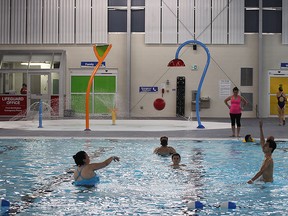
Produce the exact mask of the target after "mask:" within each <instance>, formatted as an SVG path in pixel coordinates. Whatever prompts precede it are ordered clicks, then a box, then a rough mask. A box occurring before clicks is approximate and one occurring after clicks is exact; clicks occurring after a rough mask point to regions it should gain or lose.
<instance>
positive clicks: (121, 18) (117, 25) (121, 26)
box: [108, 10, 127, 32]
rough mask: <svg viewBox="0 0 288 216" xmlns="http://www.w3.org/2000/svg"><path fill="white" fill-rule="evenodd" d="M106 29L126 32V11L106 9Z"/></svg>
mask: <svg viewBox="0 0 288 216" xmlns="http://www.w3.org/2000/svg"><path fill="white" fill-rule="evenodd" d="M108 31H109V32H127V11H126V10H125V11H124V10H109V11H108Z"/></svg>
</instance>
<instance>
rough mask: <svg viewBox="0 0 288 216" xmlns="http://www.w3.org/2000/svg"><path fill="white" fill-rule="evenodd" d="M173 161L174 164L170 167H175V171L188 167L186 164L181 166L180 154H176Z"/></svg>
mask: <svg viewBox="0 0 288 216" xmlns="http://www.w3.org/2000/svg"><path fill="white" fill-rule="evenodd" d="M171 159H172V164H171V165H170V166H171V167H173V168H174V169H176V168H180V167H181V166H186V165H185V164H180V162H181V156H180V154H178V153H174V154H173V155H172V157H171Z"/></svg>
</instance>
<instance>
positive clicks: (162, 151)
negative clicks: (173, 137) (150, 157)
mask: <svg viewBox="0 0 288 216" xmlns="http://www.w3.org/2000/svg"><path fill="white" fill-rule="evenodd" d="M160 143H161V147H158V148H156V149H155V150H154V153H155V154H158V155H161V156H169V155H172V154H174V153H176V150H175V149H174V148H173V147H170V146H168V137H166V136H162V137H161V138H160Z"/></svg>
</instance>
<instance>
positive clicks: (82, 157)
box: [73, 151, 120, 187]
mask: <svg viewBox="0 0 288 216" xmlns="http://www.w3.org/2000/svg"><path fill="white" fill-rule="evenodd" d="M73 158H74V161H75V163H76V165H77V168H76V169H75V171H74V180H75V181H74V185H76V186H90V187H93V186H95V184H97V183H98V182H99V177H98V176H97V175H96V174H95V172H94V171H95V170H99V169H102V168H104V167H106V166H108V165H109V164H110V163H111V162H112V161H119V160H120V159H119V157H116V156H113V157H110V158H108V159H106V160H105V161H103V162H100V163H90V158H89V156H88V154H87V153H86V152H85V151H79V152H78V153H77V154H76V155H74V156H73Z"/></svg>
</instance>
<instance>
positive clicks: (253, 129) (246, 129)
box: [0, 118, 288, 140]
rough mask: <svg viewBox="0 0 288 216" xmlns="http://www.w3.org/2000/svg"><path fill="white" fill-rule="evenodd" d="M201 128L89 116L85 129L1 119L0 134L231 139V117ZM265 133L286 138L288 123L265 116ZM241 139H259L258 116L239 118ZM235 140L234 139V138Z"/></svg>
mask: <svg viewBox="0 0 288 216" xmlns="http://www.w3.org/2000/svg"><path fill="white" fill-rule="evenodd" d="M201 121H202V125H203V126H204V127H205V128H204V129H198V128H197V126H198V123H197V121H196V120H194V119H193V121H188V120H179V119H177V118H175V119H171V118H170V119H138V118H132V119H129V120H128V119H119V120H116V124H115V125H112V121H111V119H91V120H90V121H89V123H90V125H89V128H90V129H91V131H84V130H85V119H57V120H43V122H42V126H43V128H38V126H39V122H38V120H34V121H0V136H1V137H2V138H3V137H11V138H13V137H15V138H16V137H17V138H19V137H21V138H28V137H75V138H82V137H85V138H88V137H90V138H136V137H137V138H159V137H160V136H163V135H166V136H168V137H171V138H177V139H179V138H182V139H185V138H193V139H205V138H207V139H212V138H214V139H215V138H216V139H231V137H230V135H231V127H230V119H228V118H226V119H225V118H221V119H220V118H219V119H218V118H217V119H216V118H212V119H211V118H210V119H208V118H207V119H205V118H203V119H201ZM263 122H264V127H263V128H264V135H265V136H266V137H267V136H268V135H273V136H274V137H275V139H276V140H277V139H281V140H283V139H288V133H287V127H288V126H287V125H285V126H279V125H278V119H277V118H265V119H263ZM241 123H242V128H241V136H242V137H241V138H240V139H243V137H244V136H245V135H246V134H252V136H253V137H254V138H259V119H256V118H243V119H242V120H241ZM234 139H237V138H234Z"/></svg>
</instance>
